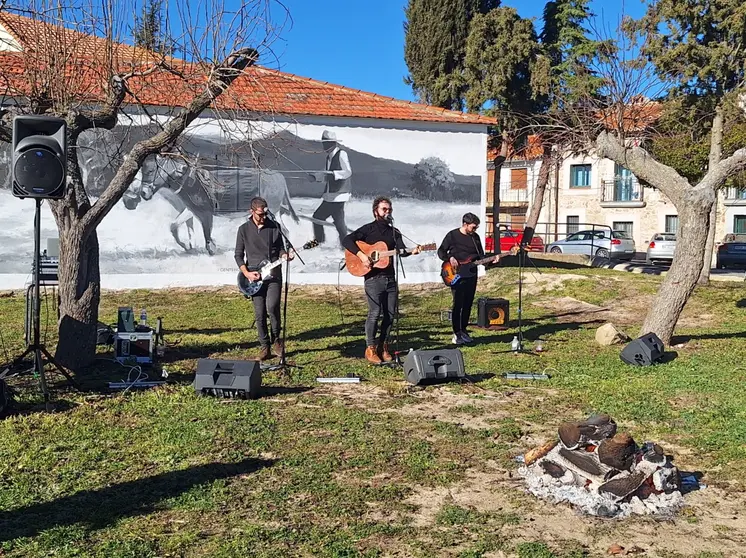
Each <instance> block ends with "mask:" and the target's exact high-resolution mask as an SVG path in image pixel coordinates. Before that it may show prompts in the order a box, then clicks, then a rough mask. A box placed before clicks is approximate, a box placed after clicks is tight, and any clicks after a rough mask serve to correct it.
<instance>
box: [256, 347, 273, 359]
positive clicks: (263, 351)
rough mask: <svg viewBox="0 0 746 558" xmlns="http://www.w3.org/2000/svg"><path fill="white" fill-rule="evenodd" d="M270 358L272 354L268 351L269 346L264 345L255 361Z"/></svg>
mask: <svg viewBox="0 0 746 558" xmlns="http://www.w3.org/2000/svg"><path fill="white" fill-rule="evenodd" d="M270 358H272V354H271V353H270V351H269V345H265V346H263V347H262V348H261V350H260V351H259V356H258V357H257V360H269V359H270Z"/></svg>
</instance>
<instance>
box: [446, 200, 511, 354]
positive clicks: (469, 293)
mask: <svg viewBox="0 0 746 558" xmlns="http://www.w3.org/2000/svg"><path fill="white" fill-rule="evenodd" d="M478 227H479V217H477V216H476V215H474V214H473V213H464V216H463V217H462V218H461V226H460V227H459V228H457V229H453V230H451V231H448V233H447V234H446V236H445V238H443V242H442V243H441V245H440V247H439V248H438V257H439V258H440V259H441V260H443V261H444V262H445V261H450V262H451V265H452V266H453V268H454V270H458V268H459V265H460V263H461V262H467V261H472V260H476V259H481V258H484V257H485V253H484V249H483V248H482V240H481V239H480V238H479V235H478V234H477V228H478ZM499 260H500V256H499V255H496V256H495V259H494V261H493V263H497V262H498V261H499ZM464 275H466V276H465V277H461V279H460V280H459V281H458V282H457V283H456V284H455V285H451V294H452V295H453V306H452V308H451V325H452V326H453V338H452V339H451V342H452V343H454V344H455V345H463V344H464V343H471V342H472V341H473V340H472V338H471V337H470V336H469V334H468V333H467V331H466V328H467V327H468V325H469V316H470V315H471V306H472V304H473V303H474V294H475V293H476V291H477V271H476V269H474V272H473V273H468V274H466V273H465V274H464Z"/></svg>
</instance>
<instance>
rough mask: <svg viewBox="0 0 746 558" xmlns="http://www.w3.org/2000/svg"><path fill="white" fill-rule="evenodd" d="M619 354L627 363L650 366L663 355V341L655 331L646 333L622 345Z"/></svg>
mask: <svg viewBox="0 0 746 558" xmlns="http://www.w3.org/2000/svg"><path fill="white" fill-rule="evenodd" d="M619 356H620V357H621V359H622V360H623V361H624V362H626V363H627V364H632V365H634V366H650V365H652V364H654V363H655V362H657V361H658V360H660V359H661V357H662V356H663V341H661V340H660V338H659V337H658V336H657V335H656V334H655V333H646V334H645V335H643V336H642V337H639V338H637V339H635V340H634V341H632V342H631V343H630V344H628V345H627V346H626V347H624V349H623V350H622V353H621V354H620V355H619Z"/></svg>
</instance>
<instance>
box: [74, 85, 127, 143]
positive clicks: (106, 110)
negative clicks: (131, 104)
mask: <svg viewBox="0 0 746 558" xmlns="http://www.w3.org/2000/svg"><path fill="white" fill-rule="evenodd" d="M126 95H127V82H126V76H119V75H115V76H113V77H112V78H111V88H110V89H109V98H108V99H107V100H106V103H105V104H104V106H103V107H101V108H98V109H94V110H81V111H70V115H69V116H68V122H67V125H68V126H69V127H70V128H71V132H72V133H73V134H75V135H76V136H77V135H79V134H80V133H81V132H83V131H84V130H88V129H89V128H106V129H109V130H111V129H112V128H113V127H114V126H116V123H117V114H118V112H119V107H121V106H122V103H123V102H124V98H125V96H126Z"/></svg>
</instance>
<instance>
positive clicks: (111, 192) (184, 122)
mask: <svg viewBox="0 0 746 558" xmlns="http://www.w3.org/2000/svg"><path fill="white" fill-rule="evenodd" d="M257 58H258V52H257V51H256V50H254V49H251V48H244V49H241V50H239V51H237V52H235V53H233V54H231V55H229V56H228V57H227V58H226V59H225V60H224V61H223V63H222V64H220V65H219V66H217V67H216V68H214V69H213V71H212V72H211V73H210V75H209V78H208V81H207V87H206V89H205V91H204V92H202V93H201V94H200V95H198V96H197V97H195V98H194V99H193V100H192V101H191V102H190V103H189V105H187V106H186V107H185V108H183V109H181V110H180V111H179V113H178V114H177V115H176V116H175V117H174V118H172V119H171V120H169V121H168V123H166V124H165V126H164V127H163V130H162V131H160V132H159V133H157V134H156V135H155V136H152V137H150V138H147V139H144V140H142V141H139V142H137V143H136V144H135V145H134V146H133V147H132V149H131V150H130V152H129V154H127V155H126V156H125V157H124V162H123V163H122V165H121V166H120V167H119V170H118V171H117V174H116V175H115V176H114V178H113V179H112V181H111V183H110V184H109V186H108V187H107V188H106V190H104V192H103V194H101V196H100V197H99V198H98V200H97V201H96V203H95V204H93V206H92V207H91V209H90V210H89V211H88V212H87V213H86V214H85V216H84V217H83V218H82V219H81V222H80V226H81V227H82V230H83V235H84V238H85V236H87V235H88V234H90V233H91V232H93V231H94V230H95V229H96V227H97V226H98V225H99V223H100V222H101V220H102V219H103V218H104V217H105V216H106V214H107V213H109V211H111V208H112V207H114V204H116V203H117V202H118V201H119V199H120V198H121V197H122V195H123V194H124V192H125V191H126V190H127V188H129V186H130V184H131V183H132V180H133V179H134V178H135V175H136V174H137V172H138V171H139V170H140V167H141V166H142V163H143V161H144V160H145V158H146V157H148V156H149V155H152V154H154V153H157V152H159V151H160V150H161V149H163V148H164V147H166V146H168V145H171V144H172V143H173V142H174V141H176V139H177V138H178V137H179V135H181V133H182V132H183V131H184V130H186V128H187V127H188V126H189V124H191V123H192V122H193V121H194V120H195V119H196V118H197V117H198V116H199V115H200V114H201V113H202V111H204V110H205V109H206V108H208V107H209V106H210V104H211V103H212V102H213V101H214V100H215V99H216V98H217V97H219V96H220V95H221V94H222V93H223V92H224V91H225V90H226V89H227V88H228V87H229V86H230V84H231V83H232V82H233V81H234V80H235V79H236V78H237V77H238V76H239V75H241V72H243V71H244V70H245V69H246V68H247V67H248V66H250V65H252V64H254V63H255V62H256V60H257Z"/></svg>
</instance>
